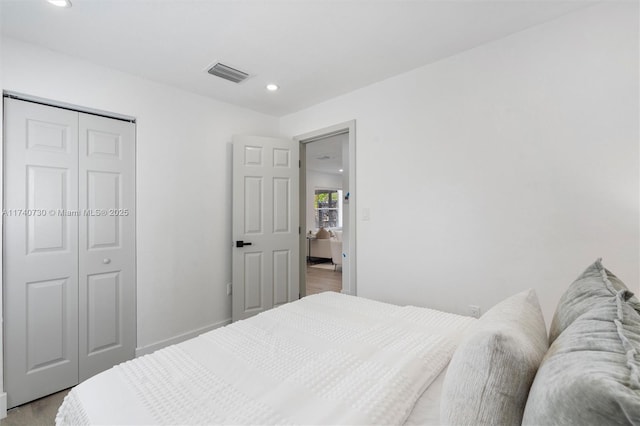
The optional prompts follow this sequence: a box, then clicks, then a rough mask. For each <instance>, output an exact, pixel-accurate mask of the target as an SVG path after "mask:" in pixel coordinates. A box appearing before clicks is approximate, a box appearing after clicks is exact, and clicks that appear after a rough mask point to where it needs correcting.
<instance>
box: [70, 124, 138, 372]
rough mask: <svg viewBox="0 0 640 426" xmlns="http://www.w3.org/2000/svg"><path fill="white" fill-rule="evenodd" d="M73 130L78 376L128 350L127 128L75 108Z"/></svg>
mask: <svg viewBox="0 0 640 426" xmlns="http://www.w3.org/2000/svg"><path fill="white" fill-rule="evenodd" d="M79 129H80V130H79V156H80V160H79V167H80V169H79V173H80V180H79V205H80V209H81V210H83V211H85V214H84V215H82V216H81V217H80V225H79V240H80V245H79V258H80V270H79V277H80V278H79V279H80V285H79V297H80V301H81V303H80V309H79V316H80V320H79V328H80V334H79V353H80V359H79V365H80V380H81V381H82V380H85V379H86V378H89V377H91V376H93V375H94V374H97V373H99V372H101V371H103V370H106V369H107V368H110V367H112V366H113V365H115V364H118V363H120V362H123V361H126V360H128V359H131V358H133V357H134V355H135V344H136V335H135V331H136V321H135V307H136V305H135V300H136V298H135V296H136V293H135V125H134V124H133V123H129V122H125V121H120V120H115V119H109V118H105V117H98V116H94V115H89V114H82V113H80V117H79Z"/></svg>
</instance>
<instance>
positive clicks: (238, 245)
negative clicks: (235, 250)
mask: <svg viewBox="0 0 640 426" xmlns="http://www.w3.org/2000/svg"><path fill="white" fill-rule="evenodd" d="M250 245H251V243H248V242H246V241H242V240H239V241H236V247H240V248H242V247H244V246H250Z"/></svg>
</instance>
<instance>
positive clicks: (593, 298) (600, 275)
mask: <svg viewBox="0 0 640 426" xmlns="http://www.w3.org/2000/svg"><path fill="white" fill-rule="evenodd" d="M620 290H627V286H625V285H624V283H623V282H622V281H620V280H619V279H618V278H617V277H616V276H615V275H613V274H612V273H611V272H610V271H608V270H607V269H605V268H604V266H602V259H598V260H596V261H595V262H594V263H593V264H592V265H591V266H589V267H588V268H587V269H586V270H585V271H584V272H583V273H582V274H581V275H580V276H579V277H578V278H577V279H576V280H575V281H574V282H573V283H572V284H571V285H570V286H569V288H568V289H567V291H566V292H565V293H564V294H563V295H562V297H561V298H560V301H559V302H558V307H557V308H556V312H555V314H554V315H553V320H552V321H551V327H550V328H549V344H552V343H553V341H554V340H556V338H557V337H558V336H559V335H560V333H562V331H563V330H564V329H566V328H567V327H568V326H569V325H570V324H571V323H572V322H573V321H575V319H576V318H578V317H579V316H580V315H582V314H584V313H585V312H587V311H588V310H589V309H590V308H592V307H593V306H595V305H597V304H598V303H600V302H602V301H603V300H613V297H614V296H615V295H616V293H617V292H618V291H620ZM634 301H635V302H637V300H635V298H634Z"/></svg>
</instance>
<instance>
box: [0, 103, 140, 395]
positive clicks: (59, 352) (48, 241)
mask: <svg viewBox="0 0 640 426" xmlns="http://www.w3.org/2000/svg"><path fill="white" fill-rule="evenodd" d="M4 106H5V141H4V206H3V208H4V212H3V213H4V215H3V216H4V217H3V222H4V223H3V225H4V250H3V292H4V355H5V357H4V380H5V391H6V392H7V397H8V407H14V406H16V405H20V404H23V403H25V402H28V401H31V400H33V399H36V398H39V397H41V396H44V395H48V394H50V393H53V392H57V391H59V390H62V389H65V388H68V387H70V386H73V385H75V384H77V383H79V382H81V381H83V380H85V379H87V378H89V377H91V376H92V375H94V374H96V373H99V372H100V371H103V370H105V369H107V368H110V367H111V366H113V365H115V364H117V363H120V362H122V361H125V360H127V359H131V358H133V357H134V355H135V344H136V335H135V332H136V317H135V124H133V123H130V122H127V121H122V120H117V119H111V118H105V117H100V116H96V115H91V114H85V113H79V112H76V111H71V110H67V109H62V108H56V107H51V106H46V105H40V104H36V103H32V102H27V101H21V100H17V99H5V104H4Z"/></svg>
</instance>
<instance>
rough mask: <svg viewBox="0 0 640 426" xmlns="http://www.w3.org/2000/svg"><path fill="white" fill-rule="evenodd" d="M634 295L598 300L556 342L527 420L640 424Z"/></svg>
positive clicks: (638, 322)
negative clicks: (630, 301)
mask: <svg viewBox="0 0 640 426" xmlns="http://www.w3.org/2000/svg"><path fill="white" fill-rule="evenodd" d="M629 296H630V295H629V292H628V291H626V290H621V291H620V292H619V293H618V294H616V296H614V298H611V299H610V300H608V301H603V302H600V303H599V304H597V305H596V306H592V307H591V309H590V310H589V311H588V312H586V313H584V314H583V315H581V316H580V317H579V318H577V319H576V320H575V321H574V322H573V323H572V324H571V325H569V326H568V327H567V328H566V329H565V330H564V331H563V332H562V334H560V336H558V338H557V339H556V340H555V341H554V342H553V344H552V345H551V347H550V348H549V351H548V352H547V354H546V356H545V358H544V360H543V361H542V365H541V366H540V369H539V370H538V374H537V375H536V378H535V381H534V383H533V385H532V387H531V392H530V393H529V400H528V401H527V406H526V409H525V413H524V418H523V424H526V425H549V424H554V425H605V424H616V425H624V424H636V425H637V424H640V356H639V351H640V315H639V314H638V312H637V311H636V310H635V309H634V308H633V306H632V305H631V304H629V303H628V302H627V301H626V299H628V298H629Z"/></svg>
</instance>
